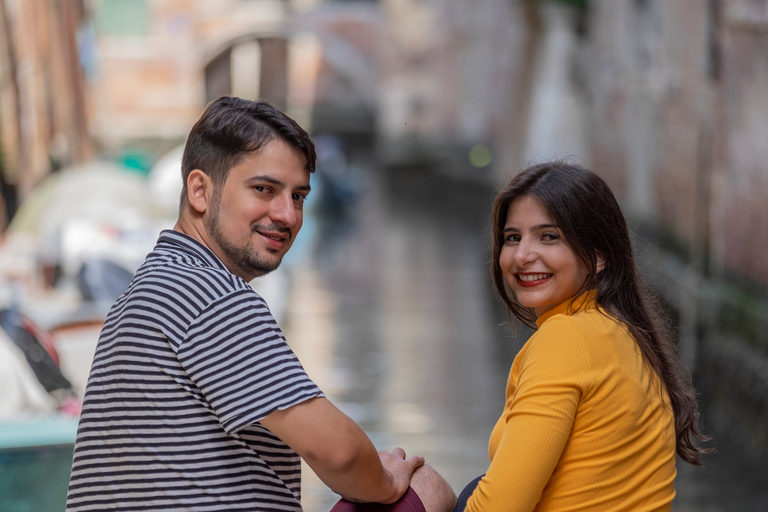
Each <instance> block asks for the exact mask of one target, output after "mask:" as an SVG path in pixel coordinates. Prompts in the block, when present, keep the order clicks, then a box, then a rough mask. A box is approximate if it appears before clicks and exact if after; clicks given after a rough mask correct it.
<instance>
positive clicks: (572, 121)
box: [0, 0, 768, 512]
mask: <svg viewBox="0 0 768 512" xmlns="http://www.w3.org/2000/svg"><path fill="white" fill-rule="evenodd" d="M226 94H231V95H236V96H240V97H245V98H252V99H256V98H263V99H266V100H268V101H270V102H271V103H273V104H274V105H275V106H277V107H278V108H280V109H282V110H284V111H286V112H287V113H288V114H289V115H291V116H292V117H294V118H295V119H296V120H297V121H299V123H300V124H302V125H303V126H304V127H305V128H307V129H308V131H310V133H311V134H312V135H313V137H314V139H315V140H316V143H317V146H318V156H319V168H318V171H317V173H316V175H315V176H313V178H312V179H313V193H312V197H311V198H310V200H309V201H308V203H307V213H306V216H307V218H306V219H305V225H304V228H303V229H302V233H301V236H299V238H298V239H297V243H296V244H294V248H293V249H292V251H291V253H289V255H288V257H287V258H286V260H285V261H284V264H283V265H282V266H281V267H280V269H278V270H277V271H275V272H274V273H272V274H270V275H268V276H265V277H263V278H259V279H257V280H255V281H254V282H253V283H252V286H253V287H254V288H255V289H256V290H257V291H259V292H260V293H261V294H262V295H263V296H264V297H265V298H266V299H267V301H268V303H269V304H270V307H271V309H272V311H273V313H274V314H275V316H276V318H277V319H278V321H279V323H280V324H281V326H282V327H283V330H284V331H285V333H286V336H287V339H288V341H289V344H290V345H291V346H292V347H293V348H294V350H295V351H296V352H297V353H298V355H299V357H300V359H301V360H302V361H303V363H304V365H305V367H306V369H307V371H308V373H309V374H310V376H311V377H312V378H313V379H314V380H315V381H316V382H317V383H318V384H319V385H320V386H321V387H322V388H323V389H324V390H325V391H326V392H327V393H328V395H329V396H330V397H331V399H332V400H333V401H334V402H335V403H337V405H339V407H340V408H342V409H343V410H344V411H345V412H347V413H348V414H349V415H350V416H352V417H353V418H354V419H355V420H357V421H358V422H359V423H360V424H361V425H362V426H363V427H364V428H365V429H366V431H367V432H368V433H369V435H370V436H371V437H372V438H373V439H374V440H375V442H376V444H377V445H378V446H379V447H380V448H382V449H390V450H391V449H392V448H394V447H395V446H398V445H399V446H403V447H404V448H405V449H406V451H407V452H408V453H409V454H415V453H420V454H423V455H425V456H426V457H427V461H428V462H429V463H430V464H432V465H433V466H434V467H435V468H436V469H437V470H438V471H439V472H441V473H442V474H443V475H444V476H445V477H446V478H447V479H448V481H449V482H450V483H451V484H452V485H453V487H454V488H455V489H456V490H457V491H458V490H460V489H461V488H462V487H463V485H464V484H465V483H467V482H468V481H469V480H471V479H472V478H474V477H475V476H477V475H478V474H480V473H482V472H484V470H485V469H486V468H487V465H488V454H487V442H488V437H489V435H490V431H491V428H492V427H493V425H494V423H495V421H496V419H497V417H498V414H499V413H500V411H501V409H502V407H503V403H504V389H505V382H506V378H507V373H508V371H509V367H510V365H511V362H512V359H513V358H514V355H515V354H516V352H517V350H519V348H520V347H521V346H522V344H523V343H524V342H525V340H526V338H527V336H528V334H529V333H528V332H527V331H525V330H524V329H522V328H520V329H512V328H510V327H509V326H508V319H507V316H506V313H505V312H504V310H503V307H502V305H501V304H500V302H499V301H498V300H497V299H496V298H495V297H494V295H493V293H492V291H491V286H490V279H489V276H488V269H487V263H488V252H489V246H490V238H489V231H488V221H489V215H490V205H491V201H492V198H493V197H494V193H495V191H496V190H497V189H498V187H499V186H500V185H502V184H503V183H505V182H506V181H507V180H508V179H510V178H511V177H512V176H514V174H516V173H517V172H518V171H519V170H521V169H522V168H523V167H524V166H526V165H528V164H531V163H535V162H539V161H542V160H548V159H551V158H560V157H568V158H571V159H573V160H574V161H576V162H580V163H582V164H585V165H587V166H589V167H590V168H592V169H594V170H595V171H596V172H597V173H598V174H600V175H601V176H602V177H603V178H605V179H606V180H607V181H608V183H609V184H610V185H611V187H612V188H613V190H614V192H615V193H616V195H617V197H618V198H619V200H620V202H621V203H622V207H623V208H624V211H625V213H626V215H627V217H628V219H629V220H630V224H631V227H632V229H633V231H634V233H635V235H636V250H637V254H638V258H639V260H640V262H641V263H642V267H643V271H644V274H645V277H646V278H647V279H648V281H649V282H650V283H651V284H652V285H653V287H654V290H655V291H656V292H657V293H658V294H659V296H660V297H661V298H662V300H663V301H664V303H665V305H666V306H667V311H668V313H669V316H670V319H671V320H672V322H673V324H674V326H675V329H676V332H677V334H678V338H679V343H680V350H681V352H682V354H683V356H684V358H685V361H686V363H687V364H688V366H689V367H690V369H691V370H692V373H693V377H694V383H695V385H696V387H697V389H698V391H699V402H700V406H701V413H702V424H703V429H704V431H705V432H707V433H709V434H711V435H713V436H714V437H715V442H714V445H716V447H717V450H718V452H717V454H715V455H711V456H708V457H706V459H705V462H706V467H704V468H694V467H689V466H687V465H686V464H684V463H682V462H681V463H679V465H678V472H679V477H678V480H677V482H676V488H677V498H676V500H675V504H674V508H675V510H678V511H683V512H685V511H705V512H709V511H712V512H715V511H729V512H732V511H768V465H766V463H765V458H766V455H768V256H766V255H768V204H767V203H766V199H765V197H766V193H768V163H767V162H768V136H767V135H766V134H768V0H572V1H537V0H474V1H472V2H467V1H465V0H367V1H366V0H357V1H352V0H346V1H342V0H334V1H324V0H217V1H215V2H212V1H209V0H0V191H1V192H2V196H1V197H2V199H0V206H1V207H0V233H1V234H0V237H1V238H0V327H2V329H0V510H2V511H7V512H21V511H54V512H55V511H63V510H64V501H65V497H66V488H67V481H68V476H69V465H70V462H71V458H72V443H73V441H74V436H75V432H76V427H77V415H78V412H79V404H80V400H81V399H82V393H83V390H84V387H85V382H86V379H87V375H88V369H89V366H90V362H91V358H92V355H93V349H94V346H95V343H96V339H97V337H98V332H99V329H100V326H101V324H102V322H103V319H104V316H105V315H106V311H107V309H108V307H109V305H110V304H111V302H112V301H114V300H115V298H116V297H117V296H118V295H119V294H120V293H121V292H122V291H123V290H124V288H125V286H127V283H128V281H129V280H130V278H131V275H132V274H133V272H134V271H135V269H136V268H137V267H138V265H139V264H140V263H141V261H142V260H143V258H144V256H145V255H146V253H147V252H149V251H150V250H151V248H152V247H153V245H154V242H155V240H156V238H157V235H158V233H159V231H160V230H161V229H165V228H170V227H172V226H173V223H174V221H175V216H176V213H177V205H178V196H179V192H180V189H181V183H180V159H181V148H182V147H183V143H184V140H185V138H186V135H187V133H188V131H189V129H190V128H191V126H192V124H193V123H194V122H195V120H196V119H197V118H198V117H199V116H200V114H201V113H202V111H203V109H204V107H205V105H206V104H207V103H208V102H209V101H211V100H213V99H215V98H217V97H219V96H221V95H226ZM304 480H305V482H304V497H303V503H304V506H305V509H306V510H307V511H309V512H315V511H318V512H320V511H324V510H328V509H329V508H330V506H331V505H332V503H333V502H334V501H335V499H336V497H335V496H334V495H333V493H331V492H330V491H328V490H327V489H325V487H324V486H323V485H322V484H321V483H320V482H319V481H317V479H316V478H315V477H314V475H312V473H311V471H309V470H306V471H305V472H304Z"/></svg>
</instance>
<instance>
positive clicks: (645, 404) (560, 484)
mask: <svg viewBox="0 0 768 512" xmlns="http://www.w3.org/2000/svg"><path fill="white" fill-rule="evenodd" d="M574 308H575V311H574ZM537 324H538V326H539V329H538V330H537V331H536V332H535V333H534V334H533V336H531V338H530V339H529V340H528V342H527V343H526V344H525V346H524V347H523V348H522V349H521V350H520V353H519V354H518V355H517V357H515V360H514V362H513V364H512V369H511V371H510V373H509V380H508V382H507V394H506V404H505V406H504V412H503V413H502V415H501V417H500V418H499V421H498V422H497V423H496V426H495V427H494V429H493V432H492V434H491V439H490V442H489V448H488V451H489V454H490V458H491V465H490V467H489V469H488V472H487V474H486V475H485V477H483V479H482V480H481V481H480V483H479V485H478V487H477V489H475V492H474V493H473V494H472V497H471V498H470V499H469V501H468V503H467V508H466V510H467V511H469V512H493V511H505V512H511V511H532V510H535V511H539V512H545V511H546V512H565V511H576V510H578V511H598V510H599V511H611V512H618V511H632V512H645V511H668V510H671V502H672V498H674V496H675V489H674V480H675V475H676V470H675V428H674V417H673V414H672V411H671V409H670V408H669V406H668V398H667V395H666V393H665V392H661V391H660V384H659V379H658V378H657V377H656V375H655V373H653V371H652V370H651V369H650V368H649V367H648V366H646V365H644V364H643V359H642V357H641V355H640V352H639V348H638V347H637V345H636V343H635V341H634V338H633V337H632V336H631V335H630V334H629V332H628V331H627V330H626V328H625V327H624V325H623V324H622V323H621V322H619V321H617V320H615V319H614V318H613V317H610V316H608V315H607V314H606V313H605V312H604V311H603V310H601V309H600V308H599V307H598V306H597V305H596V304H595V302H594V292H590V293H588V294H586V295H584V296H582V297H580V298H578V299H577V300H576V302H575V304H573V305H571V301H570V300H569V301H566V302H564V303H562V304H560V305H559V306H556V307H555V308H553V309H551V310H549V311H547V312H546V313H544V314H543V315H542V316H541V317H539V319H538V320H537Z"/></svg>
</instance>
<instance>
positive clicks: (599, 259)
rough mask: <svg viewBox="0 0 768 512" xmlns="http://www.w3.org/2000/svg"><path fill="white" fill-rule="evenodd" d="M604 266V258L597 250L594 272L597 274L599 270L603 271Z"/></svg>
mask: <svg viewBox="0 0 768 512" xmlns="http://www.w3.org/2000/svg"><path fill="white" fill-rule="evenodd" d="M604 268H605V259H604V258H603V255H602V254H600V253H599V252H598V253H597V269H596V272H595V273H596V274H599V273H600V272H602V271H603V269H604Z"/></svg>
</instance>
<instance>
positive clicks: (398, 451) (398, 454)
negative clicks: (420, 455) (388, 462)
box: [392, 446, 405, 459]
mask: <svg viewBox="0 0 768 512" xmlns="http://www.w3.org/2000/svg"><path fill="white" fill-rule="evenodd" d="M392 455H394V456H396V457H400V458H401V459H405V450H403V449H402V448H400V447H399V446H398V447H397V448H395V449H394V450H392Z"/></svg>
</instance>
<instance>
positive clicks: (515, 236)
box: [504, 233, 520, 243]
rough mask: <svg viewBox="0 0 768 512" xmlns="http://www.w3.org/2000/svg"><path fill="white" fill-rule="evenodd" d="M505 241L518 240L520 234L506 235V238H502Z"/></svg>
mask: <svg viewBox="0 0 768 512" xmlns="http://www.w3.org/2000/svg"><path fill="white" fill-rule="evenodd" d="M504 241H505V242H513V243H514V242H519V241H520V235H518V234H516V233H513V234H511V235H507V236H506V238H504Z"/></svg>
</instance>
